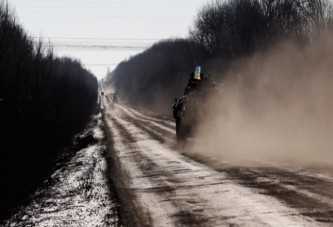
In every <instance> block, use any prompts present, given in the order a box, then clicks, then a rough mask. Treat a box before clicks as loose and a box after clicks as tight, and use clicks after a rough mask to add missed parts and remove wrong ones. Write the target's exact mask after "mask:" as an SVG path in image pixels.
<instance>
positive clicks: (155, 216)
mask: <svg viewBox="0 0 333 227" xmlns="http://www.w3.org/2000/svg"><path fill="white" fill-rule="evenodd" d="M104 118H105V122H106V125H107V128H108V131H109V136H110V137H112V138H111V142H110V144H109V146H110V147H109V151H108V152H109V154H108V156H109V162H110V166H111V167H112V168H111V170H110V171H112V172H111V174H113V181H115V184H116V187H117V191H118V197H119V198H120V200H121V201H120V202H121V207H120V213H121V214H120V219H122V220H121V222H122V223H123V225H126V226H133V225H136V226H333V187H332V186H333V178H332V177H331V176H330V175H329V174H325V173H322V172H320V171H315V170H307V169H302V168H281V167H265V168H253V167H252V168H249V167H231V166H229V165H226V164H223V163H216V162H210V161H209V160H208V159H205V158H203V157H198V156H195V155H193V154H184V153H182V152H179V151H177V149H175V130H174V128H175V125H174V123H173V121H172V119H169V118H168V117H159V116H156V115H152V114H147V113H144V114H143V113H141V112H138V111H136V110H134V109H131V108H129V107H126V106H122V105H118V104H116V105H115V106H113V107H112V108H108V104H107V103H105V111H104Z"/></svg>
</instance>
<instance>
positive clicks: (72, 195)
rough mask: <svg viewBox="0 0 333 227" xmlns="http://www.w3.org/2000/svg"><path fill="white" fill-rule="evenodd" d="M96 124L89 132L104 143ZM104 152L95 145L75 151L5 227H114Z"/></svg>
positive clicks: (101, 146) (114, 218) (114, 217)
mask: <svg viewBox="0 0 333 227" xmlns="http://www.w3.org/2000/svg"><path fill="white" fill-rule="evenodd" d="M98 121H99V122H98V124H97V126H95V127H94V128H92V129H91V130H92V133H93V136H94V137H95V138H96V139H103V138H104V133H103V131H102V130H101V128H100V125H101V122H100V120H98ZM105 150H106V148H105V146H103V145H101V144H95V145H91V146H89V147H87V148H85V149H82V150H80V151H78V152H77V153H76V155H75V156H74V157H73V158H72V159H71V160H70V161H69V162H68V163H66V165H64V166H63V167H62V168H60V169H59V170H57V171H56V172H55V173H54V174H53V175H52V176H51V177H50V178H49V180H48V181H47V182H46V183H45V184H48V185H49V186H45V187H43V188H42V189H39V190H38V191H37V192H36V193H35V194H34V195H33V197H32V200H31V202H30V204H29V205H27V206H26V207H24V208H23V209H22V211H20V212H19V213H17V214H16V215H14V216H13V217H12V218H11V219H10V220H8V221H7V223H6V226H11V227H14V226H117V224H118V218H117V206H118V205H117V203H116V201H115V200H114V199H113V195H111V193H110V189H109V185H108V180H107V176H106V171H107V165H106V161H105V158H104V152H105Z"/></svg>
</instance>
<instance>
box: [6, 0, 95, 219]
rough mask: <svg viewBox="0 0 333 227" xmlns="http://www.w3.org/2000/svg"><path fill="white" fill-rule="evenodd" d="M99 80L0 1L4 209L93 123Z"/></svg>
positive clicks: (45, 172) (24, 192)
mask: <svg viewBox="0 0 333 227" xmlns="http://www.w3.org/2000/svg"><path fill="white" fill-rule="evenodd" d="M97 87H98V82H97V79H96V78H95V77H94V76H93V75H92V74H91V73H90V72H89V71H87V70H86V69H84V68H83V67H82V65H81V64H80V62H79V61H78V60H73V59H71V58H58V57H56V56H55V55H54V53H53V51H52V47H46V46H44V45H43V44H42V42H35V41H34V39H32V38H31V37H29V36H28V34H27V33H26V32H25V31H24V29H23V28H22V26H21V25H19V24H18V22H17V18H16V16H15V14H14V12H12V11H11V10H10V7H9V6H8V3H6V2H5V1H0V122H1V123H0V141H1V142H0V146H1V153H0V155H1V159H0V160H1V161H0V162H1V163H0V179H1V181H2V182H1V187H0V201H1V203H0V210H1V212H0V213H1V215H0V216H4V215H5V214H7V213H8V210H9V208H10V207H12V206H13V205H15V204H16V203H17V202H18V201H20V199H21V198H23V197H24V196H25V195H26V194H27V193H29V192H31V191H32V190H33V189H34V187H36V185H38V183H40V182H41V181H42V180H43V179H44V177H45V176H47V174H48V173H49V171H50V170H51V169H52V168H53V161H54V160H55V158H56V157H57V156H58V155H59V153H60V151H61V148H62V147H64V146H67V145H69V144H70V143H71V139H72V138H73V136H74V135H75V134H76V133H78V132H79V131H80V130H82V129H83V128H84V127H85V125H86V123H87V122H88V120H89V118H90V116H91V114H92V113H93V111H94V108H95V107H96V102H97Z"/></svg>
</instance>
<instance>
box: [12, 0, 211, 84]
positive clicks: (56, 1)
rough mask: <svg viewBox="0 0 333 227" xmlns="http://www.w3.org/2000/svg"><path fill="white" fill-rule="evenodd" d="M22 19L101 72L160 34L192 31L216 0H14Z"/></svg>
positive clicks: (27, 26)
mask: <svg viewBox="0 0 333 227" xmlns="http://www.w3.org/2000/svg"><path fill="white" fill-rule="evenodd" d="M8 2H9V3H10V5H11V6H12V8H14V9H15V11H16V14H17V17H18V19H19V22H20V24H22V25H23V26H24V28H25V30H26V31H27V32H28V33H29V34H30V35H31V36H34V37H36V38H38V37H43V38H45V39H44V41H46V42H47V43H48V42H49V41H51V43H52V44H53V46H54V50H55V52H56V54H57V55H58V56H64V55H66V56H71V57H75V58H78V59H80V60H81V62H82V63H83V64H84V65H85V67H86V68H88V69H90V70H91V71H92V72H93V73H94V74H95V75H96V76H97V77H98V78H102V77H104V76H105V74H106V72H107V68H108V67H109V69H110V70H111V71H112V70H113V69H114V68H115V66H116V64H117V63H119V62H120V61H122V60H124V59H126V58H128V57H130V56H131V55H134V54H136V53H139V52H141V51H143V50H144V49H145V48H146V47H148V46H150V45H151V44H152V43H154V42H156V41H157V40H160V39H166V38H170V37H171V38H172V37H186V36H187V35H188V30H189V27H190V26H191V25H192V24H193V21H194V18H195V16H196V14H197V12H198V10H199V9H200V8H201V7H202V6H203V5H205V4H206V3H208V2H210V0H9V1H8Z"/></svg>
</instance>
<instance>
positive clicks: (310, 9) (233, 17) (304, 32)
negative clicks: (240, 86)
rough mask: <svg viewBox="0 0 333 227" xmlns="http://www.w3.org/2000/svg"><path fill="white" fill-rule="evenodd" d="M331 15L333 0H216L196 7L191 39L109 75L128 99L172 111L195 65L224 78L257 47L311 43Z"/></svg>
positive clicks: (162, 46)
mask: <svg viewBox="0 0 333 227" xmlns="http://www.w3.org/2000/svg"><path fill="white" fill-rule="evenodd" d="M332 18H333V7H332V3H331V2H330V1H329V0H228V1H219V0H214V1H212V2H210V3H208V4H207V5H206V6H204V7H203V8H202V9H201V10H200V11H199V12H198V14H197V17H196V19H195V21H194V24H193V26H192V28H191V29H190V32H189V38H188V40H169V41H164V42H160V43H157V44H155V45H154V46H153V47H152V48H150V49H149V50H147V51H145V52H143V53H141V54H139V55H137V56H135V57H132V58H131V59H129V60H127V61H125V62H123V63H122V64H120V65H119V66H118V67H117V68H116V70H115V71H114V72H113V73H111V74H110V75H109V77H108V78H109V81H110V82H111V83H113V84H114V85H115V87H116V88H117V89H118V91H119V94H120V98H122V99H123V100H126V101H127V102H128V103H129V104H134V105H138V106H142V107H147V108H149V109H151V110H155V109H158V110H159V111H160V112H168V113H170V108H169V107H170V104H171V102H172V100H171V99H172V98H173V97H174V96H179V95H181V94H182V92H183V88H184V87H185V85H186V80H187V79H188V75H189V73H190V72H191V71H192V70H193V68H194V66H195V65H196V64H199V65H203V66H204V68H203V69H204V71H205V70H207V69H209V70H211V71H213V72H217V73H216V78H215V79H217V80H218V79H220V80H221V79H223V75H224V74H223V72H224V71H225V70H226V69H228V67H229V66H230V65H231V63H232V62H234V61H235V60H237V59H239V58H241V57H246V56H247V55H250V54H252V53H254V52H255V51H258V50H259V49H262V50H264V49H268V48H272V47H273V46H274V45H275V44H276V43H278V42H280V41H281V40H284V39H294V40H297V41H298V43H299V45H307V44H309V43H311V42H312V40H313V37H314V36H316V35H318V34H320V33H321V32H323V31H325V30H327V29H331V28H332V24H333V23H332V22H333V19H332ZM191 56H195V57H196V58H195V59H193V58H192V57H191ZM216 62H218V64H216ZM213 68H214V69H213ZM163 97H164V98H163ZM156 103H158V104H156ZM163 103H164V104H163ZM157 105H158V106H159V108H157Z"/></svg>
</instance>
